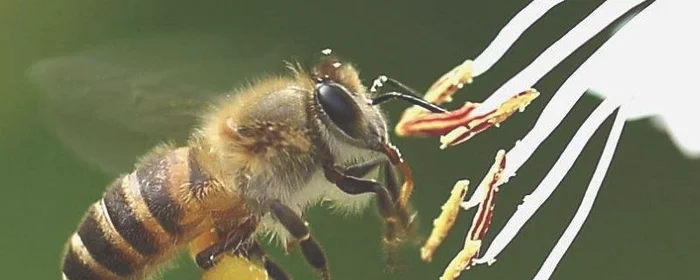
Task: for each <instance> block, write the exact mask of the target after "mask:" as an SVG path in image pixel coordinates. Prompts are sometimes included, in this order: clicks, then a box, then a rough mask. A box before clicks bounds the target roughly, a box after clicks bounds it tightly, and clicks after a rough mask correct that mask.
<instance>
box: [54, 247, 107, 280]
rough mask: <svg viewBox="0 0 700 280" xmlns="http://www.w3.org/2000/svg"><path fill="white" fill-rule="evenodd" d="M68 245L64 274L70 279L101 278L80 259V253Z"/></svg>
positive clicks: (64, 261) (64, 260)
mask: <svg viewBox="0 0 700 280" xmlns="http://www.w3.org/2000/svg"><path fill="white" fill-rule="evenodd" d="M72 247H73V246H72V245H70V244H69V245H68V252H66V256H65V258H64V259H63V274H64V275H65V276H66V278H68V279H70V280H87V279H100V277H99V275H98V274H97V273H95V272H94V271H93V270H92V269H91V268H90V266H88V265H87V264H85V263H83V262H82V261H81V260H80V257H79V256H78V254H77V253H76V252H75V251H74V250H73V248H72Z"/></svg>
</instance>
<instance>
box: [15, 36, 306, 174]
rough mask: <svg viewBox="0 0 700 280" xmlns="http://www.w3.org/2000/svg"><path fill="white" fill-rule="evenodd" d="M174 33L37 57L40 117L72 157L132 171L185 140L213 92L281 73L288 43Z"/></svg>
mask: <svg viewBox="0 0 700 280" xmlns="http://www.w3.org/2000/svg"><path fill="white" fill-rule="evenodd" d="M273 40H274V39H270V38H259V37H258V38H254V37H250V36H246V37H245V38H242V39H241V40H238V41H236V40H234V39H229V38H227V37H223V36H216V35H207V36H203V35H197V36H193V35H189V34H176V35H168V36H159V37H150V38H143V39H130V40H124V41H120V42H115V43H112V44H108V45H106V46H102V47H99V48H96V49H93V50H90V51H86V52H81V53H77V54H73V55H68V56H62V57H56V58H49V59H45V60H42V61H38V62H36V63H35V64H34V65H32V67H31V68H30V69H29V70H28V71H27V76H28V78H29V80H30V81H31V82H32V83H33V84H35V85H36V86H38V88H39V90H40V91H41V101H42V108H41V112H42V114H43V117H44V120H45V122H46V123H47V125H48V126H49V127H51V128H52V129H53V130H54V131H55V132H56V134H57V135H58V137H59V138H60V139H61V140H62V141H63V142H64V143H65V144H66V145H67V146H68V147H70V148H71V149H72V150H74V151H75V152H76V153H77V155H78V156H79V157H80V158H82V159H84V160H86V161H88V162H89V163H92V164H95V165H97V166H98V167H100V168H101V169H102V170H104V171H107V172H109V173H117V172H124V171H127V170H130V169H131V167H132V166H133V163H134V162H135V161H136V159H137V158H138V156H140V155H143V153H145V152H146V151H148V149H150V148H151V147H152V146H154V145H155V144H157V143H159V142H163V141H174V142H176V143H180V144H181V143H183V142H184V140H185V139H186V137H187V135H188V134H189V133H190V131H191V129H192V128H193V126H194V125H195V124H196V123H197V122H198V119H199V118H200V116H201V113H202V112H203V110H204V109H206V108H207V106H208V105H209V104H210V103H211V102H212V101H213V100H214V99H216V98H217V97H219V96H220V95H223V94H227V93H231V92H232V90H233V89H235V88H237V87H240V86H243V85H244V84H246V83H248V82H250V81H251V80H252V79H255V78H256V77H260V75H265V74H274V73H278V72H279V71H281V70H282V69H283V68H284V64H283V60H285V59H291V54H292V53H293V52H294V50H293V49H294V48H295V47H293V46H289V45H287V44H284V43H280V42H274V41H273Z"/></svg>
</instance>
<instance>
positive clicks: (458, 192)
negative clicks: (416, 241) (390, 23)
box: [420, 180, 469, 262]
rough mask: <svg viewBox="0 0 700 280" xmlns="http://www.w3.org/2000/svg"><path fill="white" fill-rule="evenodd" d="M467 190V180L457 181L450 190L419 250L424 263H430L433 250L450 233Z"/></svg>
mask: <svg viewBox="0 0 700 280" xmlns="http://www.w3.org/2000/svg"><path fill="white" fill-rule="evenodd" d="M468 188H469V180H460V181H457V183H456V184H455V185H454V187H453V188H452V192H451V193H450V197H449V198H448V199H447V201H446V202H445V204H443V205H442V208H441V209H442V211H441V212H440V215H439V216H438V217H437V218H436V219H435V220H434V221H433V231H432V232H431V233H430V236H429V237H428V239H427V240H426V242H425V244H424V245H423V247H421V249H420V256H421V259H423V260H424V261H426V262H430V261H431V260H432V259H433V254H434V253H435V249H437V247H438V246H440V243H442V241H443V240H444V239H445V237H446V236H447V234H448V233H449V232H450V229H452V226H453V225H454V223H455V220H457V215H458V214H459V210H460V204H461V203H462V201H463V200H464V197H465V196H466V195H467V189H468Z"/></svg>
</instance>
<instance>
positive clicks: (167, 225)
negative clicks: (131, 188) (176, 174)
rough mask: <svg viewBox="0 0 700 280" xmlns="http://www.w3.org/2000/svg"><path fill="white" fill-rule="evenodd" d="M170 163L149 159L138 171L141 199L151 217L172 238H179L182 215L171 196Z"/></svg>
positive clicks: (157, 158)
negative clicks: (179, 222)
mask: <svg viewBox="0 0 700 280" xmlns="http://www.w3.org/2000/svg"><path fill="white" fill-rule="evenodd" d="M167 165H168V162H167V160H166V159H165V158H164V157H155V158H151V159H148V160H147V161H145V162H143V164H142V165H141V166H139V168H138V170H136V179H137V180H136V181H137V182H138V183H139V189H140V190H141V197H143V200H144V201H145V202H146V206H147V207H148V210H149V211H150V212H151V215H153V217H154V218H155V219H156V220H158V223H160V225H161V226H162V227H163V229H164V230H165V231H167V232H168V233H169V234H170V235H171V236H174V237H177V236H179V235H180V234H181V232H182V229H181V228H180V225H179V224H178V219H179V216H180V213H181V211H182V210H181V209H180V207H178V204H177V202H176V201H175V200H174V199H173V198H172V196H171V195H170V191H169V188H168V186H167V184H170V181H169V180H168V179H169V175H170V174H169V171H168V166H167Z"/></svg>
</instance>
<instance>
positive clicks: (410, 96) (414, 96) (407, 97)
mask: <svg viewBox="0 0 700 280" xmlns="http://www.w3.org/2000/svg"><path fill="white" fill-rule="evenodd" d="M385 83H386V84H389V85H392V86H394V87H397V88H399V89H401V90H402V91H405V92H407V93H402V92H387V93H384V94H382V95H380V96H377V97H375V98H374V99H372V105H377V104H381V103H384V102H386V101H389V100H391V99H394V98H398V99H401V100H403V101H408V102H409V103H411V104H413V105H417V106H420V107H423V108H425V109H427V110H428V111H430V112H433V113H447V110H445V109H443V108H442V107H440V106H437V105H435V104H432V103H430V102H428V101H426V100H425V99H423V98H420V97H418V92H417V91H416V90H414V89H412V88H411V87H409V86H407V85H404V84H403V83H401V82H399V81H397V80H395V79H393V78H390V77H387V76H384V75H382V76H379V77H377V79H375V80H374V83H372V87H371V88H370V91H371V92H376V91H377V89H379V88H381V87H383V86H384V84H385Z"/></svg>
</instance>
